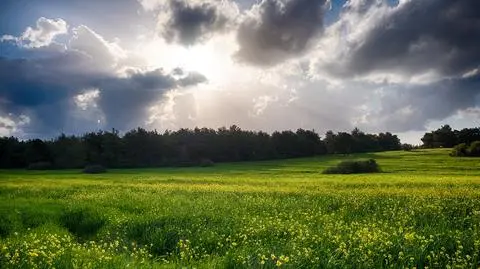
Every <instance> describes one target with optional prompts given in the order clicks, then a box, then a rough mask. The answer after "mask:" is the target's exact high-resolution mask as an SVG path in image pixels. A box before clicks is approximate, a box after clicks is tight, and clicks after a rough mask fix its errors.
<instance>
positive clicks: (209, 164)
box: [199, 159, 215, 167]
mask: <svg viewBox="0 0 480 269" xmlns="http://www.w3.org/2000/svg"><path fill="white" fill-rule="evenodd" d="M199 165H200V166H201V167H212V166H214V165H215V163H214V162H213V161H212V160H210V159H201V160H200V163H199Z"/></svg>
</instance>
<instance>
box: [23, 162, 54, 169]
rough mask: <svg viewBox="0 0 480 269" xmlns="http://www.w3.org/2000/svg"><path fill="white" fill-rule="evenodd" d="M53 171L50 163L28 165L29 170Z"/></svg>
mask: <svg viewBox="0 0 480 269" xmlns="http://www.w3.org/2000/svg"><path fill="white" fill-rule="evenodd" d="M49 169H52V163H50V162H36V163H31V164H29V165H28V167H27V170H49Z"/></svg>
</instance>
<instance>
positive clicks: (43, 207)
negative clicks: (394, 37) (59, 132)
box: [0, 149, 480, 268]
mask: <svg viewBox="0 0 480 269" xmlns="http://www.w3.org/2000/svg"><path fill="white" fill-rule="evenodd" d="M449 152H450V150H449V149H441V150H419V151H412V152H385V153H375V154H358V155H355V156H326V157H318V158H309V159H294V160H284V161H265V162H254V163H233V164H217V165H216V166H215V167H206V168H177V169H142V170H109V172H108V173H107V174H100V175H85V174H81V173H80V171H53V172H52V171H1V172H0V268H33V267H35V268H52V267H55V268H125V267H127V266H128V267H133V268H178V267H182V266H186V267H197V268H277V267H287V268H313V267H314V268H405V267H408V268H413V267H417V268H424V267H430V268H445V267H448V266H451V267H459V268H478V267H479V266H480V260H479V254H480V199H479V198H480V162H479V160H478V159H475V158H451V157H449V156H448V153H449ZM356 158H362V159H369V158H373V159H376V160H377V162H378V164H379V165H380V166H381V168H382V171H383V172H382V173H378V174H356V175H324V174H322V172H323V170H324V169H326V168H327V167H330V166H332V165H335V164H337V163H339V162H341V161H344V160H350V159H356Z"/></svg>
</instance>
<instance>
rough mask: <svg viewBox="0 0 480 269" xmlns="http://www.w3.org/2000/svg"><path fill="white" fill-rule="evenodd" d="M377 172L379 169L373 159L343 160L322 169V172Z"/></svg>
mask: <svg viewBox="0 0 480 269" xmlns="http://www.w3.org/2000/svg"><path fill="white" fill-rule="evenodd" d="M378 172H381V170H380V167H379V166H378V164H377V162H376V161H375V160H374V159H369V160H357V161H343V162H341V163H339V164H337V165H336V166H334V167H330V168H327V169H326V170H325V171H323V173H324V174H362V173H378Z"/></svg>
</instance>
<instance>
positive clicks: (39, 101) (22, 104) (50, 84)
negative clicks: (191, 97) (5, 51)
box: [0, 51, 205, 135]
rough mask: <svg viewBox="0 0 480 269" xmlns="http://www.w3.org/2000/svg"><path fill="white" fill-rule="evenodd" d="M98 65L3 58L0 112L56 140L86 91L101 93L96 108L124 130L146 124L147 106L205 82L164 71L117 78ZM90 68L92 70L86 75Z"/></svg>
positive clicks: (75, 57) (71, 58)
mask: <svg viewBox="0 0 480 269" xmlns="http://www.w3.org/2000/svg"><path fill="white" fill-rule="evenodd" d="M94 64H95V62H93V61H92V59H91V58H90V57H87V56H86V55H84V54H81V53H78V52H75V51H69V52H68V53H63V54H61V55H59V56H57V57H54V58H47V59H31V60H20V59H6V58H0V99H2V100H5V102H3V103H4V104H3V105H2V109H3V110H4V111H6V112H8V113H13V114H15V115H21V114H26V115H28V116H29V117H30V118H31V119H32V122H31V126H29V127H28V128H27V129H30V130H32V131H35V132H36V135H54V134H58V133H59V132H61V131H65V129H64V127H65V126H66V123H67V121H68V120H69V119H68V117H69V112H70V111H71V110H72V109H73V108H72V100H73V98H74V97H75V96H77V95H79V94H82V93H83V92H84V91H85V90H86V89H92V88H93V89H99V91H100V96H99V99H100V100H99V103H98V105H99V108H100V110H102V112H103V114H104V116H105V118H106V121H107V124H106V126H108V127H109V128H110V127H115V128H117V129H120V130H122V129H125V128H131V127H134V126H133V125H139V124H142V122H141V121H140V119H145V115H146V111H147V109H148V107H149V105H151V104H153V103H154V102H156V101H158V100H159V99H160V98H161V97H162V95H163V94H164V93H165V92H166V91H168V90H170V89H174V88H179V87H187V86H191V85H194V84H197V83H201V82H203V81H205V78H204V77H202V76H200V75H198V74H193V75H192V76H190V75H189V74H184V75H183V77H181V78H174V77H173V76H172V75H171V74H168V73H165V72H163V71H162V70H154V71H150V72H146V73H132V74H130V75H128V76H127V77H116V76H114V75H111V74H108V73H100V72H95V70H92V68H93V67H94ZM88 66H90V67H91V68H90V69H88V68H87V69H86V70H84V68H85V67H88ZM182 73H183V72H182ZM92 120H93V119H92ZM70 131H72V132H73V131H78V130H70Z"/></svg>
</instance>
